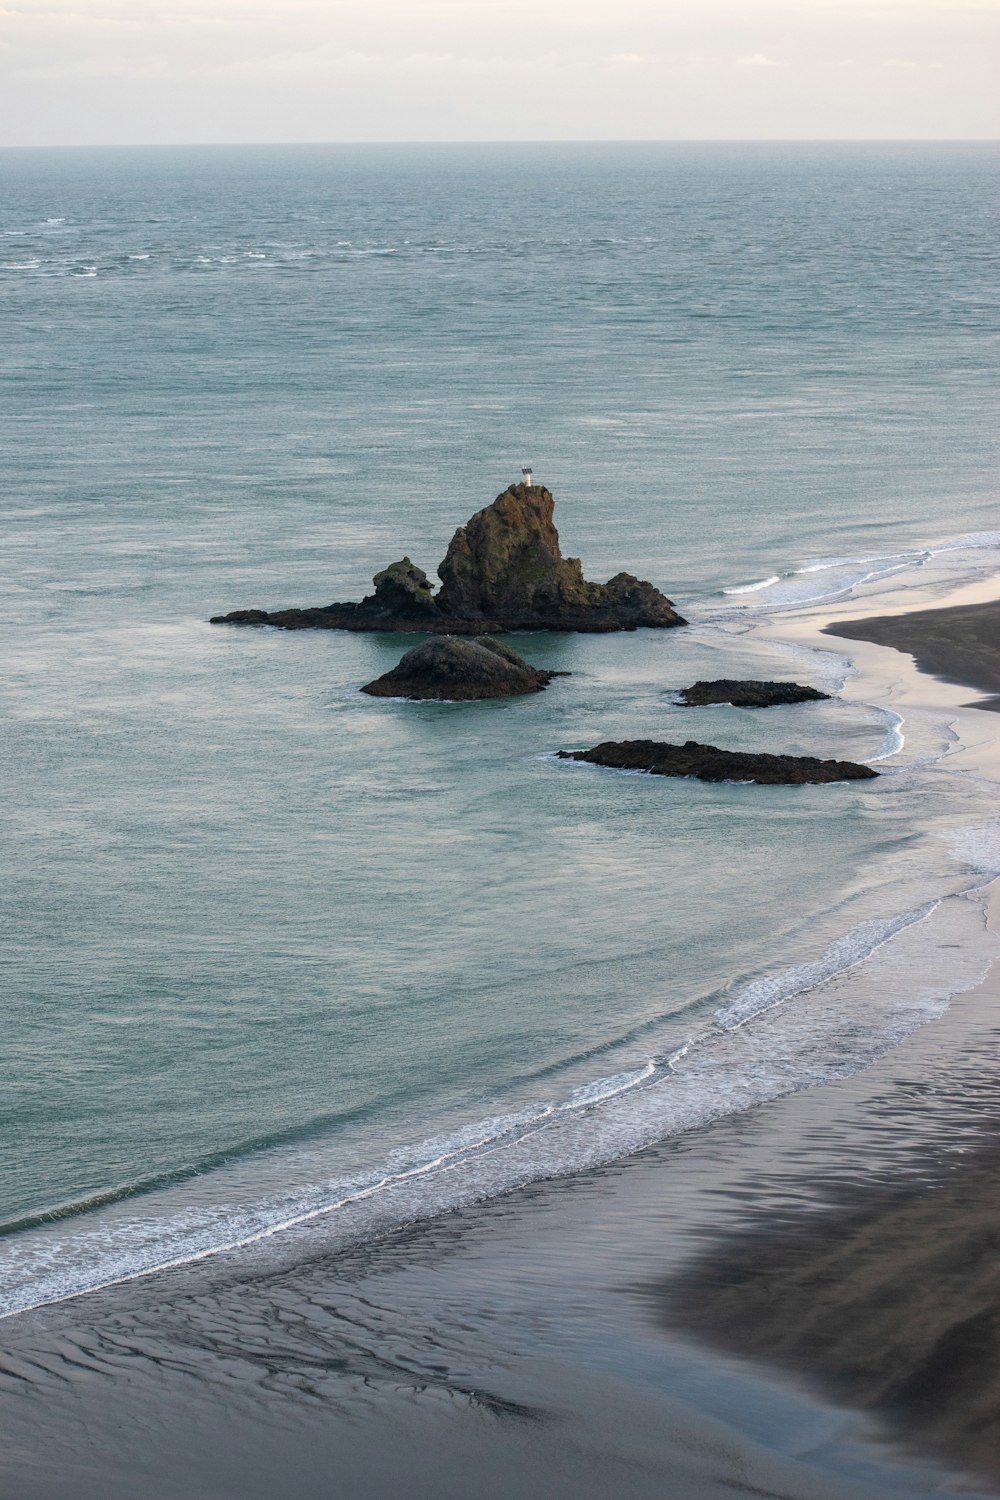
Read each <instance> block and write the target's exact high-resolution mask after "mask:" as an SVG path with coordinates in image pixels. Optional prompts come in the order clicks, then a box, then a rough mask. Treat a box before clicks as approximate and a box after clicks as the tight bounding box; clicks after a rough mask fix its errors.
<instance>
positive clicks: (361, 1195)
mask: <svg viewBox="0 0 1000 1500" xmlns="http://www.w3.org/2000/svg"><path fill="white" fill-rule="evenodd" d="M692 1045H693V1038H689V1039H688V1040H687V1041H686V1042H685V1043H684V1045H683V1047H679V1048H678V1049H677V1051H676V1052H673V1053H671V1055H670V1056H669V1057H668V1058H666V1059H665V1060H662V1061H661V1059H659V1058H656V1057H651V1058H648V1059H647V1060H646V1063H645V1064H644V1066H643V1068H642V1069H641V1070H640V1071H639V1072H638V1073H630V1074H627V1075H618V1076H619V1077H622V1076H624V1077H626V1078H627V1079H628V1081H627V1082H625V1083H623V1084H622V1086H621V1087H620V1088H617V1089H614V1090H610V1091H608V1092H606V1093H602V1094H596V1096H595V1094H594V1092H593V1091H594V1090H596V1089H597V1088H598V1087H599V1086H600V1082H601V1081H602V1080H599V1081H598V1082H597V1083H594V1084H591V1085H589V1086H584V1088H582V1089H581V1090H579V1091H578V1093H579V1095H580V1096H581V1097H577V1098H574V1097H573V1096H571V1097H570V1098H569V1099H568V1100H567V1101H566V1102H565V1103H563V1104H547V1105H545V1107H544V1108H543V1109H541V1110H540V1111H539V1112H538V1114H536V1115H534V1116H533V1117H532V1118H530V1119H528V1120H527V1121H525V1122H524V1127H523V1129H521V1130H520V1131H516V1130H515V1131H508V1132H506V1133H500V1134H498V1135H492V1136H491V1135H485V1136H483V1137H482V1138H481V1139H480V1140H478V1141H471V1142H467V1143H465V1144H463V1145H462V1146H460V1147H456V1148H455V1150H453V1151H444V1152H442V1153H441V1154H440V1155H439V1156H436V1157H434V1158H433V1159H432V1160H431V1161H428V1162H422V1163H421V1164H420V1165H419V1166H416V1167H411V1168H409V1169H408V1170H407V1171H405V1172H393V1173H388V1174H386V1176H384V1177H381V1178H380V1179H379V1180H378V1182H372V1183H369V1184H368V1186H367V1187H364V1188H358V1189H357V1191H355V1192H353V1193H347V1194H346V1195H345V1196H344V1197H343V1198H339V1199H337V1200H336V1201H335V1202H333V1203H324V1204H322V1205H321V1206H320V1207H319V1208H310V1209H306V1210H304V1211H303V1212H302V1213H300V1214H292V1215H290V1216H289V1217H288V1218H286V1219H282V1220H280V1221H279V1222H278V1223H276V1224H267V1225H265V1226H264V1227H263V1228H261V1229H257V1230H255V1231H254V1232H253V1233H252V1234H248V1235H243V1236H242V1237H240V1238H239V1239H235V1240H227V1241H226V1242H225V1243H223V1244H221V1245H208V1246H206V1247H205V1248H204V1249H202V1250H193V1251H191V1252H190V1253H189V1254H187V1255H180V1256H176V1257H174V1258H173V1259H171V1260H164V1261H158V1262H157V1264H156V1265H153V1266H142V1267H140V1268H139V1269H137V1270H135V1271H128V1272H126V1273H125V1274H124V1275H122V1276H113V1277H110V1278H109V1279H108V1280H107V1281H100V1282H95V1283H94V1284H93V1285H92V1286H85V1287H78V1288H77V1289H76V1290H75V1291H67V1292H61V1293H59V1295H58V1296H55V1297H44V1298H40V1299H39V1300H38V1301H37V1302H30V1303H26V1304H25V1306H23V1307H14V1308H10V1309H9V1310H8V1311H6V1312H4V1311H0V1322H3V1321H5V1320H6V1319H7V1318H16V1317H20V1316H21V1314H23V1313H29V1312H37V1311H38V1310H39V1309H40V1308H43V1307H56V1306H59V1305H61V1304H62V1303H65V1302H75V1301H77V1300H78V1299H79V1298H81V1297H89V1296H90V1295H91V1294H92V1293H94V1292H106V1291H110V1290H111V1289H112V1288H113V1287H117V1286H126V1285H127V1284H128V1283H129V1282H132V1281H141V1280H143V1278H144V1277H147V1276H156V1275H158V1274H159V1273H160V1272H161V1271H177V1270H180V1268H181V1267H182V1266H193V1265H197V1264H198V1263H199V1262H201V1261H204V1260H211V1259H212V1258H213V1257H214V1256H216V1255H226V1254H229V1253H230V1252H231V1251H233V1250H243V1249H246V1248H247V1247H248V1246H250V1245H255V1244H259V1243H261V1242H262V1241H263V1240H267V1239H271V1238H273V1237H274V1236H275V1235H277V1234H282V1233H284V1231H285V1230H288V1229H296V1228H298V1227H299V1226H300V1225H302V1224H308V1223H310V1222H315V1220H317V1219H321V1218H323V1217H325V1216H326V1215H327V1214H332V1213H336V1212H337V1210H338V1209H341V1208H346V1207H348V1206H349V1205H350V1204H352V1203H361V1202H363V1201H364V1200H365V1199H368V1198H373V1197H374V1196H375V1195H376V1193H380V1192H382V1191H384V1190H385V1189H387V1188H393V1187H397V1186H398V1185H399V1184H401V1183H405V1182H409V1181H412V1180H413V1179H415V1178H418V1177H425V1176H427V1175H428V1174H430V1173H432V1172H435V1171H442V1172H451V1171H454V1170H455V1168H456V1167H460V1166H462V1165H463V1164H464V1163H465V1162H467V1161H469V1160H470V1159H472V1157H473V1156H474V1155H475V1154H476V1153H477V1152H478V1153H479V1154H480V1155H482V1156H486V1155H488V1154H490V1153H491V1152H493V1151H497V1150H499V1149H500V1148H501V1147H503V1146H515V1145H520V1144H521V1142H522V1141H525V1140H528V1139H529V1138H530V1137H531V1136H533V1135H535V1134H536V1133H537V1132H538V1131H539V1130H540V1129H541V1128H542V1127H543V1126H544V1125H545V1124H546V1122H547V1121H550V1120H551V1119H553V1118H554V1117H556V1116H558V1115H560V1114H563V1115H565V1114H568V1113H575V1112H577V1111H583V1110H586V1109H588V1108H593V1107H594V1106H596V1105H598V1104H606V1103H607V1102H608V1101H609V1100H611V1099H614V1098H618V1097H619V1096H620V1095H621V1094H624V1093H627V1092H629V1091H631V1090H632V1089H634V1088H638V1087H640V1086H641V1085H642V1084H644V1083H648V1082H649V1081H650V1079H652V1078H654V1077H655V1076H656V1075H657V1073H658V1072H659V1071H660V1070H661V1069H662V1071H663V1072H673V1069H674V1066H675V1064H676V1063H677V1062H679V1061H680V1059H681V1058H682V1057H683V1056H684V1055H685V1054H686V1053H687V1051H688V1050H689V1048H690V1047H691V1046H692ZM605 1081H606V1082H608V1083H611V1082H613V1080H612V1079H609V1080H605ZM486 1196H487V1197H488V1196H489V1195H488V1194H487V1195H486Z"/></svg>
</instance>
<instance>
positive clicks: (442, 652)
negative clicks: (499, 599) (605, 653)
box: [361, 635, 569, 703]
mask: <svg viewBox="0 0 1000 1500" xmlns="http://www.w3.org/2000/svg"><path fill="white" fill-rule="evenodd" d="M567 676H569V673H568V672H545V671H541V670H539V668H537V667H532V666H530V665H529V664H528V662H526V661H525V660H524V658H523V657H521V656H518V654H517V652H516V651H512V650H511V648H510V647H509V646H505V645H503V644H502V642H500V641H493V640H488V639H482V640H471V641H470V640H464V639H459V638H458V637H455V636H450V635H444V636H436V637H434V638H433V639H432V640H429V641H421V643H420V645H419V646H414V647H413V649H412V650H411V651H407V653H406V655H405V656H404V657H403V658H402V659H401V661H400V662H399V664H398V665H397V666H395V667H393V669H392V671H391V672H384V673H383V674H382V676H381V677H377V678H376V679H375V681H374V682H368V683H366V684H365V686H364V687H363V688H362V689H361V691H362V692H363V693H370V694H371V696H372V697H373V698H416V699H439V700H441V701H443V702H452V703H454V702H467V701H470V700H472V699H476V698H512V697H516V696H517V695H518V694H521V693H538V692H541V690H542V688H545V687H548V685H549V683H550V682H551V681H552V679H553V677H567Z"/></svg>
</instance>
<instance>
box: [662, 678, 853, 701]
mask: <svg viewBox="0 0 1000 1500" xmlns="http://www.w3.org/2000/svg"><path fill="white" fill-rule="evenodd" d="M829 697H830V694H829V693H821V692H820V690H819V688H814V687H803V685H802V684H801V683H800V682H759V681H757V680H756V679H754V678H747V679H743V680H738V679H736V678H732V677H720V678H717V679H716V680H715V681H713V682H695V683H692V684H691V686H690V687H688V688H681V689H680V691H679V692H678V694H677V701H678V703H679V704H680V705H682V706H683V707H684V708H703V707H707V706H709V705H711V704H717V703H718V704H722V703H728V704H730V705H731V706H732V707H733V708H775V707H777V706H778V705H780V704H785V703H818V702H820V701H821V700H822V699H824V698H829Z"/></svg>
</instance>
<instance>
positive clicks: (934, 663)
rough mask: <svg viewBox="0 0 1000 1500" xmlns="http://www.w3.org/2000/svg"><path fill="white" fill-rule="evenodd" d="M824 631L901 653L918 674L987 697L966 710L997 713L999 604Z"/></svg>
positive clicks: (846, 623) (874, 619)
mask: <svg viewBox="0 0 1000 1500" xmlns="http://www.w3.org/2000/svg"><path fill="white" fill-rule="evenodd" d="M826 628H827V633H828V634H830V635H836V636H844V637H846V638H847V639H848V640H862V641H873V642H874V643H875V644H876V645H877V646H892V647H894V648H895V649H896V650H897V651H905V652H907V653H908V654H909V655H911V656H912V657H913V659H914V661H915V662H916V665H917V667H918V668H919V669H920V671H921V672H928V673H931V674H933V675H934V676H935V677H941V678H944V680H945V681H946V682H953V683H958V684H959V685H961V686H962V687H972V688H977V689H978V690H979V691H980V692H983V693H988V694H990V695H991V696H990V697H987V698H980V699H977V700H976V702H975V703H973V704H970V705H969V706H970V707H974V708H988V709H993V710H1000V601H996V600H991V601H989V602H987V603H984V604H965V605H955V606H953V607H951V608H943V609H921V610H911V611H909V612H907V613H906V614H902V615H897V614H892V615H872V616H870V617H867V618H865V619H862V620H842V621H838V622H837V623H836V624H834V625H829V626H827V627H826Z"/></svg>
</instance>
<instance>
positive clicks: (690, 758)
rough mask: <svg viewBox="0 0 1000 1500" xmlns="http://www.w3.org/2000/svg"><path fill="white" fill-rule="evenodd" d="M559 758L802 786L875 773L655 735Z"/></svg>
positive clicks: (846, 764)
mask: <svg viewBox="0 0 1000 1500" xmlns="http://www.w3.org/2000/svg"><path fill="white" fill-rule="evenodd" d="M559 758H560V760H586V761H590V762H591V763H592V764H593V765H595V766H613V767H614V768H615V769H617V770H619V771H648V772H649V773H650V775H652V776H696V777H697V778H698V780H699V781H759V782H761V783H763V784H764V785H766V786H800V785H803V784H804V783H806V782H821V781H862V780H867V779H868V778H869V777H871V776H877V775H878V772H877V771H873V770H872V768H871V766H861V765H858V764H857V762H856V761H853V760H817V759H816V758H815V756H812V755H767V754H763V753H760V754H757V753H753V752H748V751H743V750H720V749H719V748H718V747H717V746H716V745H699V744H698V742H697V740H687V741H686V742H685V743H684V744H683V745H668V744H664V743H662V742H660V741H657V740H621V741H619V742H617V743H616V742H615V741H613V740H606V741H605V742H604V744H601V745H595V746H594V748H593V749H592V750H560V751H559Z"/></svg>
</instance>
